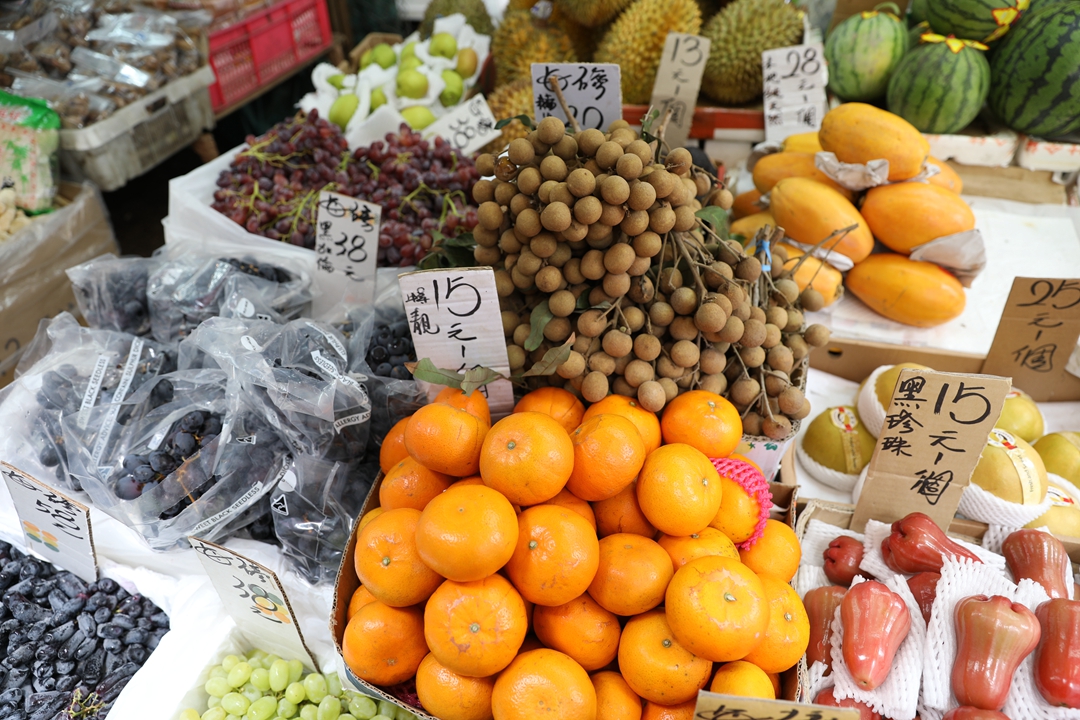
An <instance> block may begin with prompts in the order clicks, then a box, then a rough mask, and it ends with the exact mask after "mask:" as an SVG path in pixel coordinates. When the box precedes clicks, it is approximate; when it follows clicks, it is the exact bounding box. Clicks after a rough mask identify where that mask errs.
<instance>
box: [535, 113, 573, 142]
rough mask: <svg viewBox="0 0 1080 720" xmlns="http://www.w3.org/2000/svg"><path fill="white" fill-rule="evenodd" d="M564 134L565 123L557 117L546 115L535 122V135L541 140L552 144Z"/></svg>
mask: <svg viewBox="0 0 1080 720" xmlns="http://www.w3.org/2000/svg"><path fill="white" fill-rule="evenodd" d="M565 134H566V124H565V123H563V121H562V120H560V119H559V118H557V117H546V118H544V119H543V120H541V121H540V122H538V123H537V124H536V136H537V137H538V138H540V141H541V142H545V143H547V144H548V145H554V144H555V143H557V142H559V141H560V140H562V138H563V136H564V135H565Z"/></svg>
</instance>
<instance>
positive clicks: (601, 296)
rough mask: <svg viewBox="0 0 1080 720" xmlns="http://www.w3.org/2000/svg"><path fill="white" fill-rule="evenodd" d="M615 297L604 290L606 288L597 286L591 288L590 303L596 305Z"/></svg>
mask: <svg viewBox="0 0 1080 720" xmlns="http://www.w3.org/2000/svg"><path fill="white" fill-rule="evenodd" d="M614 299H615V298H613V297H611V296H610V295H608V294H607V293H606V292H604V288H602V287H600V286H597V287H594V288H593V289H591V290H589V305H590V306H592V307H596V306H597V305H600V304H602V303H606V302H610V301H612V300H614Z"/></svg>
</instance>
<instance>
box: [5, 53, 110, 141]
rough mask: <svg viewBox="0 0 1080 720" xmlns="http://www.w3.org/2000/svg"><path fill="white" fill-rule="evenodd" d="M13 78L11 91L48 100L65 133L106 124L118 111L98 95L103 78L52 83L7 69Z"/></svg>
mask: <svg viewBox="0 0 1080 720" xmlns="http://www.w3.org/2000/svg"><path fill="white" fill-rule="evenodd" d="M7 73H8V74H9V75H11V76H12V78H13V80H12V84H11V91H12V92H14V93H16V94H17V95H22V96H23V97H36V98H42V99H44V100H48V102H49V107H51V108H52V109H53V110H55V111H56V113H57V114H58V115H59V116H60V125H61V127H63V128H65V129H79V128H83V127H86V126H87V125H92V124H94V123H96V122H97V121H98V120H103V119H104V118H106V117H108V116H109V115H111V114H112V113H113V111H115V110H116V103H114V102H113V101H112V100H109V99H108V98H106V97H103V96H101V95H98V94H97V93H98V92H99V91H100V90H103V89H104V87H105V82H104V81H103V80H102V79H101V78H80V79H75V80H66V81H60V80H52V79H50V78H46V77H39V76H36V75H33V74H30V73H26V72H23V71H21V70H18V69H16V68H7Z"/></svg>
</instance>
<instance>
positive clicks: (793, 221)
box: [769, 177, 874, 262]
mask: <svg viewBox="0 0 1080 720" xmlns="http://www.w3.org/2000/svg"><path fill="white" fill-rule="evenodd" d="M769 210H770V212H772V216H773V217H774V218H776V224H777V225H779V226H780V227H782V228H784V232H786V233H787V235H788V237H790V238H791V239H792V240H795V241H797V242H801V243H803V244H804V245H817V244H818V243H819V242H821V241H822V240H824V239H825V238H827V237H828V236H829V235H830V234H832V233H833V232H834V231H836V230H840V229H842V228H846V227H850V226H852V225H854V226H856V227H855V229H854V230H852V231H851V232H849V233H848V234H847V235H844V236H843V237H839V238H833V239H832V240H830V241H829V242H828V243H826V244H825V245H823V247H824V248H825V249H826V250H834V251H836V252H838V253H840V254H841V255H846V256H848V257H849V258H851V259H852V260H853V261H855V262H859V261H861V260H863V259H865V258H866V256H867V255H869V254H870V251H871V250H873V249H874V236H873V234H872V233H871V232H870V228H869V227H868V226H867V224H866V221H865V220H864V219H863V216H862V215H860V214H859V211H858V210H856V209H855V206H854V205H852V204H851V203H850V202H849V201H848V199H847V198H845V197H844V196H843V195H841V194H840V193H838V192H837V191H835V190H833V189H832V188H831V187H829V186H827V185H822V184H821V183H819V182H815V181H814V180H811V179H809V178H801V177H792V178H784V179H783V180H781V181H780V182H778V183H776V186H775V187H774V188H773V189H772V192H771V193H770V194H769Z"/></svg>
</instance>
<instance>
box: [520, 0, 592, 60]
mask: <svg viewBox="0 0 1080 720" xmlns="http://www.w3.org/2000/svg"><path fill="white" fill-rule="evenodd" d="M537 2H538V0H510V5H509V7H508V11H509V10H529V9H531V8H533V7H535V5H536V3H537ZM547 24H548V25H550V26H552V27H556V28H558V29H560V30H562V31H563V32H565V33H566V34H567V35H568V36H569V37H570V42H571V43H573V45H574V52H575V53H577V59H578V62H591V61H592V56H593V52H595V51H596V42H597V40H599V39H600V37H602V36H603V34H604V30H605V28H602V27H598V28H589V27H585V26H584V25H581V24H580V23H577V22H575V21H574V19H573V18H572V17H571V16H570V14H569V13H568V12H567V11H566V10H564V9H563V8H562V6H560V5H552V6H551V15H550V16H549V17H548V19H547Z"/></svg>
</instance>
